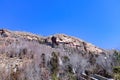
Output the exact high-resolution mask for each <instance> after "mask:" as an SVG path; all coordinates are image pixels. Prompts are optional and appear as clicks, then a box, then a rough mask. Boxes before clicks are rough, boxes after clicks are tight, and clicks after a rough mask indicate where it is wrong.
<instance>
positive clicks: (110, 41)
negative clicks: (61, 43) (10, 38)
mask: <svg viewBox="0 0 120 80" xmlns="http://www.w3.org/2000/svg"><path fill="white" fill-rule="evenodd" d="M0 28H7V29H11V30H19V31H27V32H32V33H36V34H39V35H44V36H48V35H51V34H56V33H64V34H68V35H71V36H75V37H78V38H81V39H83V40H85V41H88V42H91V43H93V44H94V45H97V46H98V47H101V48H106V49H111V48H120V0H0Z"/></svg>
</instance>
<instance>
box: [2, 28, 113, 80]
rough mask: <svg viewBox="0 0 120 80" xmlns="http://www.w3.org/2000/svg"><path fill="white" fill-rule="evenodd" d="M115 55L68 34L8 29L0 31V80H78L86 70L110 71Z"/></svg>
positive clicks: (91, 71)
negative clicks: (46, 35)
mask: <svg viewBox="0 0 120 80" xmlns="http://www.w3.org/2000/svg"><path fill="white" fill-rule="evenodd" d="M1 33H2V34H1ZM3 33H4V35H3ZM53 36H54V37H55V38H56V43H57V45H56V44H54V42H53V41H52V40H51V38H52V37H53ZM53 44H54V47H53ZM112 55H113V53H110V52H108V51H106V50H104V49H100V48H98V47H96V46H94V45H92V44H91V43H88V42H86V41H83V40H81V39H78V38H75V37H71V36H68V35H65V34H56V35H51V36H48V37H43V36H39V35H35V34H32V33H27V32H19V31H10V30H5V29H4V31H0V80H50V79H52V80H54V79H53V78H58V79H61V80H70V79H69V78H70V77H72V78H75V80H76V78H78V77H79V76H77V75H81V74H82V72H85V71H89V72H90V73H91V74H101V75H104V74H105V73H108V74H110V73H111V72H112V66H113V65H114V63H113V57H112ZM103 71H104V72H103ZM101 72H103V73H101ZM3 73H4V74H3Z"/></svg>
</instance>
